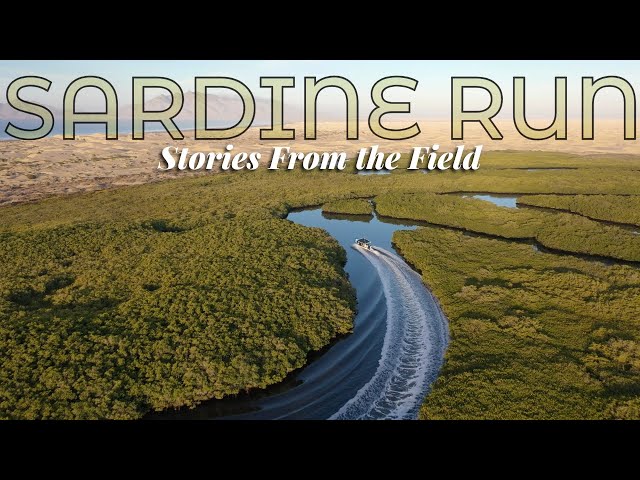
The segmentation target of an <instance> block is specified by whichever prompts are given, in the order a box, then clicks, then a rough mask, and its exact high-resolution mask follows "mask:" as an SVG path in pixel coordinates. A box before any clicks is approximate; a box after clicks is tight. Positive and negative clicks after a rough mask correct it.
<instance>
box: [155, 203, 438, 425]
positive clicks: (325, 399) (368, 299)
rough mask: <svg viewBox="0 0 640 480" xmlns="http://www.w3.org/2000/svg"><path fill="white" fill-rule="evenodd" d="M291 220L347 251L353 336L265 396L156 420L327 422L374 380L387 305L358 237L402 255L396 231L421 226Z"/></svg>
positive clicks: (365, 219) (312, 214)
mask: <svg viewBox="0 0 640 480" xmlns="http://www.w3.org/2000/svg"><path fill="white" fill-rule="evenodd" d="M287 218H288V220H290V221H292V222H295V223H298V224H300V225H305V226H308V227H318V228H322V229H324V230H326V231H327V232H328V233H329V234H330V235H331V236H333V237H334V238H335V239H336V240H338V242H339V243H340V245H342V247H343V248H344V249H345V251H346V253H347V263H346V265H345V270H346V272H347V274H348V275H349V280H350V282H351V284H352V285H353V286H354V287H355V289H356V295H357V300H358V313H357V315H356V318H355V321H354V331H353V333H352V334H350V335H348V336H346V337H344V338H342V339H340V340H338V341H337V342H336V343H335V344H333V345H332V346H331V347H330V348H329V349H328V350H327V351H326V352H324V353H323V354H322V355H321V356H320V357H319V358H317V359H315V360H314V361H313V362H312V363H310V364H309V365H308V366H307V367H305V368H304V369H302V370H300V371H299V372H298V373H297V374H295V375H294V376H293V378H289V379H288V380H287V381H286V382H285V383H284V384H283V385H282V386H281V388H280V389H277V391H275V392H271V393H270V394H268V395H266V396H264V397H263V398H258V399H256V398H245V399H242V398H239V399H230V400H212V401H208V402H204V403H202V404H201V405H199V406H198V407H196V408H195V409H193V410H186V409H183V410H180V411H178V412H168V411H166V412H161V413H159V414H152V415H150V417H151V418H216V417H221V416H222V417H224V418H228V419H326V418H329V417H330V416H331V415H333V414H335V413H336V412H337V411H338V410H339V409H340V408H341V407H342V406H343V405H345V404H346V403H347V402H348V401H349V400H351V399H352V398H354V397H355V396H356V394H357V393H358V391H359V390H360V389H362V388H363V387H364V386H365V385H367V383H368V382H370V380H371V379H372V377H374V375H375V374H376V371H377V369H378V366H379V361H380V358H381V355H382V346H383V341H384V338H385V332H386V329H387V305H386V300H385V295H384V291H383V285H382V281H381V279H380V276H379V274H378V273H377V271H376V268H375V267H374V265H373V264H372V262H371V261H369V260H368V259H367V258H366V256H365V255H363V253H362V252H360V251H358V250H357V249H356V248H355V247H353V243H354V240H355V238H356V237H366V238H367V239H369V240H371V242H372V243H373V245H374V246H375V247H381V248H383V249H385V250H387V251H389V252H390V253H396V252H395V250H394V248H393V246H392V245H391V238H392V236H393V233H394V232H395V231H397V230H414V229H416V228H417V227H416V226H415V225H412V224H410V223H407V222H401V221H395V220H386V219H385V220H380V219H379V218H377V217H369V216H357V215H327V214H323V213H322V212H321V210H320V209H314V210H303V211H297V212H291V213H290V214H289V216H288V217H287ZM403 263H404V262H403ZM407 268H408V267H407ZM421 288H422V289H423V290H424V291H425V292H426V290H425V289H424V287H422V286H421Z"/></svg>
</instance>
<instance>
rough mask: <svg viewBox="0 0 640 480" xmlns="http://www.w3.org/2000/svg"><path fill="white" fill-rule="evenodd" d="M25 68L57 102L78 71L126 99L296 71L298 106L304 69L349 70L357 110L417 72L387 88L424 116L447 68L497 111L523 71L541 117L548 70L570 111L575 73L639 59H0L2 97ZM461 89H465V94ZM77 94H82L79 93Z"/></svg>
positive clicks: (614, 112)
mask: <svg viewBox="0 0 640 480" xmlns="http://www.w3.org/2000/svg"><path fill="white" fill-rule="evenodd" d="M23 75H38V76H43V77H46V78H48V79H49V80H51V81H52V82H53V85H52V87H51V90H50V91H49V92H48V93H40V92H39V90H38V89H29V90H24V97H25V98H30V99H34V100H36V99H37V100H39V101H41V102H42V103H46V104H48V105H52V106H57V107H60V106H61V105H62V95H63V93H64V90H65V88H66V87H67V85H68V83H69V82H70V81H71V80H73V79H74V78H76V77H78V76H83V75H98V76H101V77H104V78H106V79H107V80H109V81H110V82H111V83H112V84H113V85H114V86H115V87H116V90H117V92H118V99H119V103H120V105H125V104H128V103H130V101H131V77H133V76H165V77H169V78H171V79H173V80H175V81H176V82H178V83H179V84H180V85H181V86H182V88H183V89H184V90H185V91H188V90H193V85H194V77H195V76H229V77H233V78H237V79H238V80H241V81H242V82H244V83H245V84H247V86H248V87H249V88H250V89H251V90H252V92H253V93H254V96H256V97H268V94H269V90H268V89H261V88H260V87H259V82H260V76H294V77H296V87H295V89H291V90H286V94H285V102H286V103H291V104H297V105H299V106H300V107H302V104H303V103H302V99H303V91H304V88H303V85H304V77H305V76H316V77H319V78H320V77H325V76H329V75H339V76H343V77H347V78H348V79H349V80H351V81H352V82H353V83H354V84H355V85H356V87H357V88H358V92H359V97H360V102H361V103H360V116H361V117H367V116H368V113H369V111H370V109H371V105H372V104H371V101H370V89H371V86H372V85H373V84H374V83H375V82H376V81H377V80H378V79H380V78H382V77H385V76H391V75H401V76H408V77H413V78H415V79H416V80H418V82H419V83H418V88H417V90H416V92H411V91H410V90H407V89H402V88H396V89H394V91H392V90H389V91H388V93H389V95H388V99H389V100H404V101H411V103H412V112H413V113H414V114H415V115H416V116H420V117H427V118H448V117H449V115H450V101H451V93H450V82H451V80H450V79H451V77H452V76H481V77H488V78H490V79H492V80H493V81H495V82H496V83H498V84H499V85H500V87H501V89H502V91H503V94H504V105H503V107H502V111H501V116H511V112H512V101H511V97H512V82H513V77H514V76H524V77H526V93H527V115H528V116H529V117H531V118H540V117H546V116H549V115H552V113H553V111H552V108H553V102H554V93H553V92H554V90H553V89H554V77H556V76H566V77H568V80H567V83H568V106H569V116H570V117H579V116H580V112H581V110H580V109H581V107H580V105H581V103H580V95H581V77H583V76H592V77H595V78H598V77H602V76H607V75H616V76H620V77H623V78H625V79H627V80H628V81H629V82H630V83H631V84H632V85H633V87H634V88H635V89H636V90H638V87H640V62H639V61H404V60H403V61H388V60H385V61H351V60H350V61H280V60H278V61H269V60H256V61H247V60H242V61H228V60H224V61H177V60H176V61H49V60H48V61H0V100H1V101H3V102H4V101H5V92H6V88H7V85H8V84H9V83H10V82H11V81H12V80H13V79H15V78H17V77H19V76H23ZM607 90H608V91H602V92H600V93H599V94H598V97H597V100H596V116H598V117H601V118H605V117H616V118H622V101H621V95H620V94H619V92H617V91H616V90H614V89H607ZM468 92H469V97H465V99H468V102H469V103H467V102H466V101H465V106H466V107H467V108H475V107H476V106H477V107H483V106H484V102H486V98H485V97H484V95H482V92H477V94H473V95H472V94H471V91H468ZM466 94H467V92H465V95H466ZM79 98H80V96H79ZM343 98H344V97H343V96H342V95H338V94H333V93H329V92H328V91H324V92H323V93H322V94H321V96H320V97H319V105H320V111H322V109H323V108H326V109H332V108H335V106H336V105H339V106H340V108H344V107H343V106H342V105H343V103H342V102H343ZM97 100H98V97H96V96H94V95H92V94H91V93H89V92H87V93H86V94H83V96H82V101H83V102H85V103H84V104H85V105H87V106H96V105H97V104H96V102H97Z"/></svg>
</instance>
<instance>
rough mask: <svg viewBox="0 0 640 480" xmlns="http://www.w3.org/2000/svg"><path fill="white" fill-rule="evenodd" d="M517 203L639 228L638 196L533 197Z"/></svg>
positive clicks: (639, 203) (521, 199)
mask: <svg viewBox="0 0 640 480" xmlns="http://www.w3.org/2000/svg"><path fill="white" fill-rule="evenodd" d="M518 203H520V204H523V205H531V206H535V207H544V208H553V209H557V210H564V211H568V212H573V213H577V214H580V215H584V216H585V217H589V218H594V219H597V220H605V221H609V222H617V223H627V224H631V225H638V226H640V196H637V197H636V196H628V195H535V196H526V195H525V196H523V197H520V198H519V199H518Z"/></svg>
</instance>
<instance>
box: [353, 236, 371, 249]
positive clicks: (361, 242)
mask: <svg viewBox="0 0 640 480" xmlns="http://www.w3.org/2000/svg"><path fill="white" fill-rule="evenodd" d="M356 245H358V246H359V247H362V248H364V249H366V250H373V247H372V246H371V242H370V241H369V240H367V239H366V238H364V237H362V238H356Z"/></svg>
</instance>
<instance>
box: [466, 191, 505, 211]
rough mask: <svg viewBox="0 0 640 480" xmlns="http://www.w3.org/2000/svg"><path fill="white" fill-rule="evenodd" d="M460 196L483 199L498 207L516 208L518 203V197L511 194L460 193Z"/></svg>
mask: <svg viewBox="0 0 640 480" xmlns="http://www.w3.org/2000/svg"><path fill="white" fill-rule="evenodd" d="M462 198H476V199H478V200H484V201H485V202H491V203H493V204H494V205H497V206H499V207H506V208H518V205H517V200H518V197H514V196H512V195H499V194H494V195H488V194H482V195H480V194H478V195H472V194H465V195H462Z"/></svg>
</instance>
